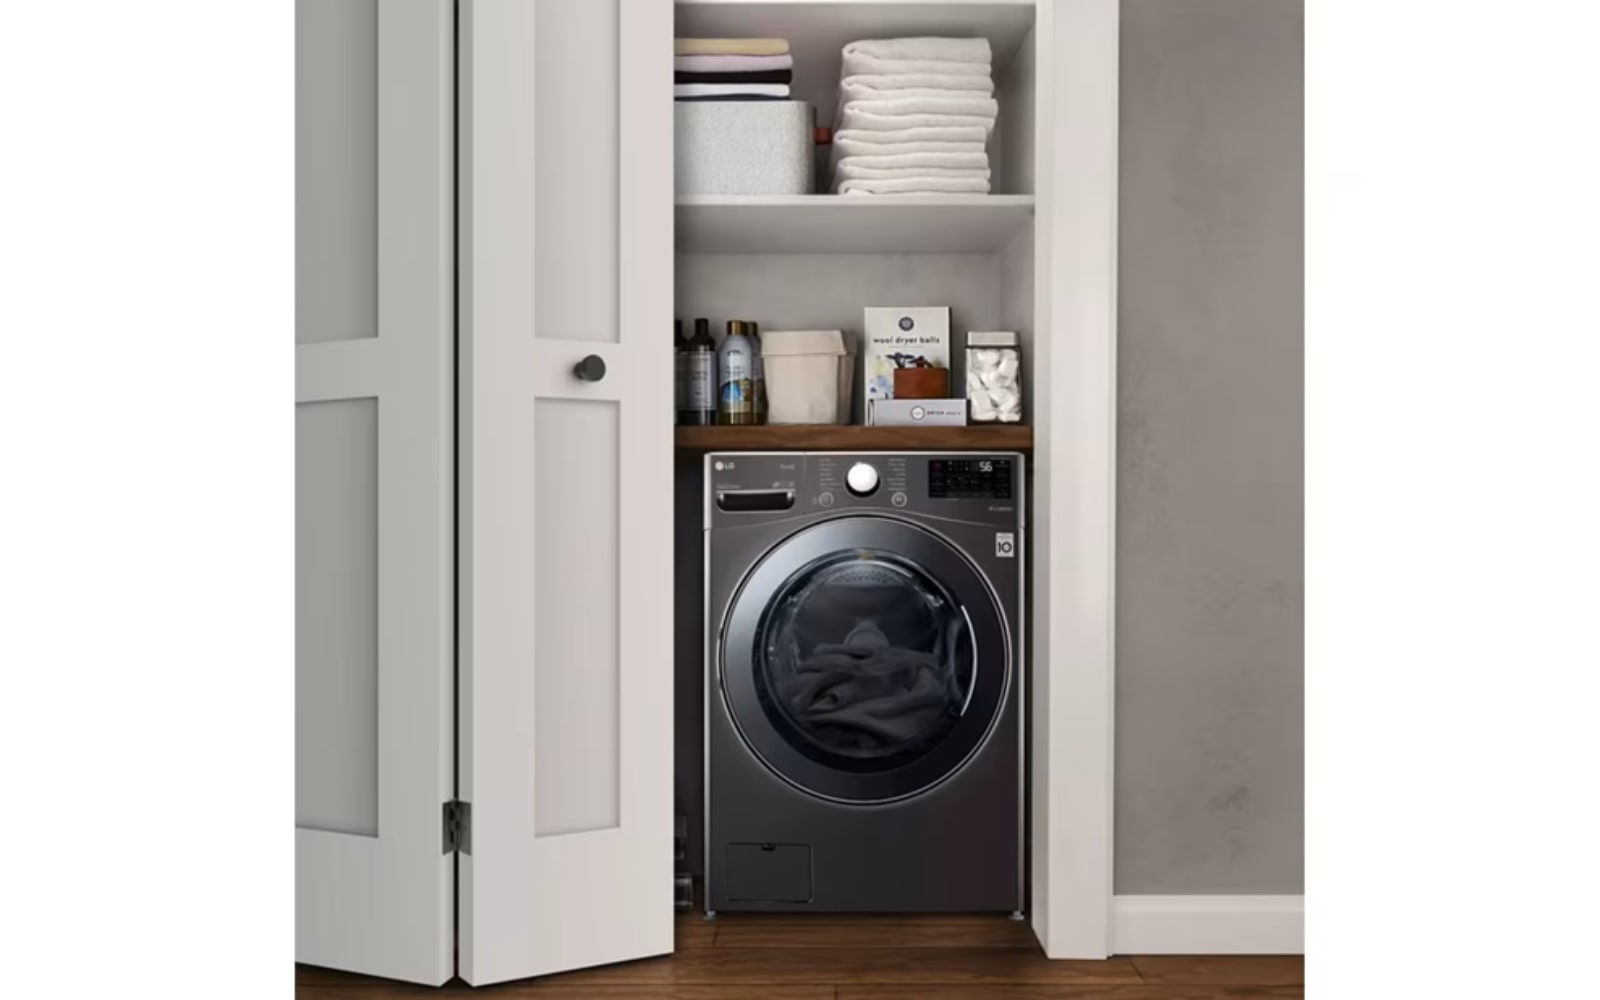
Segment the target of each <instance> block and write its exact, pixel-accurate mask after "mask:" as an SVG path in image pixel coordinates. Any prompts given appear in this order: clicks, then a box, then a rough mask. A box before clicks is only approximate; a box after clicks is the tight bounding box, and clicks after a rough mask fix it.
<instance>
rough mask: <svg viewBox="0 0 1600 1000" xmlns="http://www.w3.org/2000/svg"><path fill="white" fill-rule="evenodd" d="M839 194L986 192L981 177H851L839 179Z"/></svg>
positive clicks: (986, 182)
mask: <svg viewBox="0 0 1600 1000" xmlns="http://www.w3.org/2000/svg"><path fill="white" fill-rule="evenodd" d="M838 190H839V193H840V194H860V195H870V194H988V193H989V182H988V181H987V180H985V179H984V178H982V177H930V176H920V177H896V178H867V177H852V178H849V179H847V180H844V181H841V182H840V184H839V188H838Z"/></svg>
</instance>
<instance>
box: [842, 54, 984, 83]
mask: <svg viewBox="0 0 1600 1000" xmlns="http://www.w3.org/2000/svg"><path fill="white" fill-rule="evenodd" d="M918 73H922V74H930V75H933V76H978V77H984V78H988V77H989V75H990V72H989V64H988V63H975V62H952V61H950V60H948V59H878V58H875V57H873V56H868V55H862V54H861V53H859V52H850V51H848V50H846V51H845V53H844V57H843V59H842V60H841V62H840V72H839V75H840V76H841V77H846V76H856V75H859V74H870V75H875V76H897V75H911V74H918Z"/></svg>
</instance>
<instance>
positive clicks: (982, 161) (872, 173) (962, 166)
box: [836, 152, 989, 177]
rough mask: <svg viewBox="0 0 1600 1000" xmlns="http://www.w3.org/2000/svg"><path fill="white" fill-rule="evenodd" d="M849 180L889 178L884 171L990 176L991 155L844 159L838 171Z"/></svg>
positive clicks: (961, 154)
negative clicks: (970, 172) (977, 172)
mask: <svg viewBox="0 0 1600 1000" xmlns="http://www.w3.org/2000/svg"><path fill="white" fill-rule="evenodd" d="M836 169H837V170H838V172H839V173H841V174H843V175H844V176H846V177H879V176H888V175H887V174H884V173H883V171H886V170H888V171H895V172H897V173H900V174H902V175H906V176H913V175H917V174H921V173H925V172H927V171H928V170H933V171H934V172H935V173H937V172H939V171H943V170H981V171H983V174H984V176H986V177H987V176H988V174H989V154H988V153H983V152H978V153H899V154H897V155H894V156H845V157H841V158H840V160H839V163H838V166H837V168H836Z"/></svg>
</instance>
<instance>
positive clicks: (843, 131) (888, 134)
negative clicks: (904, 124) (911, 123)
mask: <svg viewBox="0 0 1600 1000" xmlns="http://www.w3.org/2000/svg"><path fill="white" fill-rule="evenodd" d="M988 138H989V130H988V129H986V128H984V127H983V126H982V125H943V126H939V125H934V126H927V127H924V128H902V129H893V130H889V131H885V130H883V129H847V128H838V129H835V130H834V133H833V144H834V145H835V146H848V145H849V144H850V143H871V144H872V145H875V146H876V145H880V144H890V143H894V144H899V143H908V144H909V143H918V142H976V143H979V144H982V143H983V142H984V141H985V140H986V139H988Z"/></svg>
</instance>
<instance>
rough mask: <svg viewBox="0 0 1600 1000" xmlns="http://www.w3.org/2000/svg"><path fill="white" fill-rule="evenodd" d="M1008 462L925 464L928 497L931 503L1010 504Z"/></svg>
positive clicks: (955, 460)
mask: <svg viewBox="0 0 1600 1000" xmlns="http://www.w3.org/2000/svg"><path fill="white" fill-rule="evenodd" d="M1012 461H1013V460H1012V459H1009V458H933V459H929V460H928V496H929V497H931V498H932V499H935V500H1010V499H1012V496H1011V492H1012V491H1011V477H1012V474H1013V471H1014V470H1013V469H1012V467H1011V464H1012Z"/></svg>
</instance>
